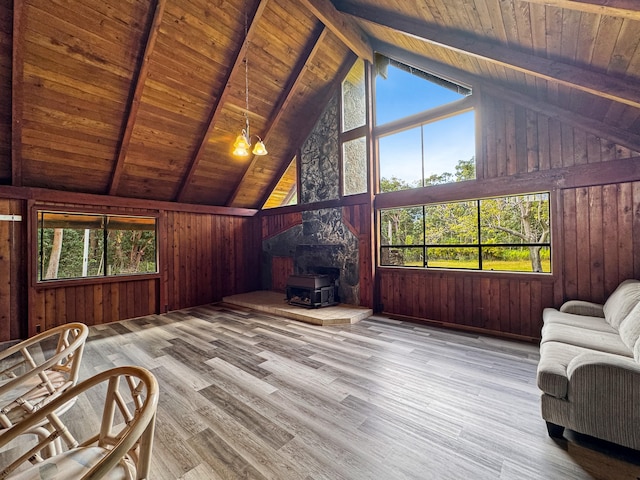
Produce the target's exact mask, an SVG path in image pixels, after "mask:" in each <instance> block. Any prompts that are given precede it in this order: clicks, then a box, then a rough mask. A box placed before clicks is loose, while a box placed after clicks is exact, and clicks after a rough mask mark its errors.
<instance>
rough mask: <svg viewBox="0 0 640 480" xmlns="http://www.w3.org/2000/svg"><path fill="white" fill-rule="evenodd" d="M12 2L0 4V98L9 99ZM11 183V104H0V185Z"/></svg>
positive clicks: (6, 102) (5, 102)
mask: <svg viewBox="0 0 640 480" xmlns="http://www.w3.org/2000/svg"><path fill="white" fill-rule="evenodd" d="M12 32H13V2H1V3H0V98H6V99H10V98H11V75H12V65H11V62H12V45H13V40H12ZM10 182H11V102H10V101H4V102H0V184H2V183H5V184H8V183H10Z"/></svg>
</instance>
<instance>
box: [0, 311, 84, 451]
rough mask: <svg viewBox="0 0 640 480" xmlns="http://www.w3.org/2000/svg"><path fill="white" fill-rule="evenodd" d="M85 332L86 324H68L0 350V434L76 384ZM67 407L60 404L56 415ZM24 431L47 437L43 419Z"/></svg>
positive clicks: (53, 447) (54, 445)
mask: <svg viewBox="0 0 640 480" xmlns="http://www.w3.org/2000/svg"><path fill="white" fill-rule="evenodd" d="M88 333H89V329H88V327H87V326H86V325H85V324H83V323H69V324H66V325H61V326H59V327H54V328H52V329H50V330H47V331H45V332H42V333H40V334H38V335H36V336H34V337H32V338H29V339H27V340H25V341H23V342H20V343H18V344H16V345H14V346H12V347H10V348H8V349H6V350H4V351H2V352H0V437H1V436H2V435H3V434H4V432H5V431H6V430H7V429H9V428H11V427H13V426H14V425H16V424H18V423H20V422H22V421H23V420H24V419H26V418H27V417H28V416H30V415H31V414H32V413H34V412H35V411H37V410H38V409H40V408H42V407H43V406H45V405H47V404H48V403H49V402H51V401H53V400H54V399H56V398H57V397H59V396H60V395H61V394H62V393H64V392H65V391H66V390H68V389H69V388H70V387H72V386H74V385H75V384H76V383H77V381H78V373H79V369H80V362H81V360H82V353H83V350H84V345H85V341H86V339H87V335H88ZM70 407H71V403H69V404H67V405H63V406H61V408H60V410H59V411H58V414H61V413H63V412H64V411H66V410H68V409H69V408H70ZM26 433H32V434H35V435H38V436H40V437H43V438H44V437H47V436H48V434H49V432H48V430H47V429H46V421H45V422H42V423H41V424H34V425H33V427H32V430H30V431H27V432H26ZM55 447H56V444H53V445H51V446H50V447H49V449H48V453H49V454H50V455H54V454H55V453H56V451H55Z"/></svg>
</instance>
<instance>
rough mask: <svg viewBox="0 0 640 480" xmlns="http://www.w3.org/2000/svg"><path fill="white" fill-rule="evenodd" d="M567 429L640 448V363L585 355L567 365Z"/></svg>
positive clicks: (606, 356)
mask: <svg viewBox="0 0 640 480" xmlns="http://www.w3.org/2000/svg"><path fill="white" fill-rule="evenodd" d="M567 376H568V378H569V384H568V391H567V400H568V402H569V405H571V420H570V424H569V425H566V426H567V427H568V428H571V429H573V430H576V431H578V432H581V433H586V434H588V435H592V436H595V437H598V438H602V439H605V440H608V441H611V442H615V443H619V444H621V445H625V446H628V447H631V448H640V428H638V426H639V425H640V408H638V405H639V404H640V364H638V363H637V362H636V361H635V360H634V359H633V358H630V357H624V356H622V355H613V354H607V353H600V352H588V353H583V354H580V355H578V356H577V357H575V358H574V359H573V360H571V362H569V365H568V366H567Z"/></svg>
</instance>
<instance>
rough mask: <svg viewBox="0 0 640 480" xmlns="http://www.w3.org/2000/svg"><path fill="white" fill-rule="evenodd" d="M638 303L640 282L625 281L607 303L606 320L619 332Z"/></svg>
mask: <svg viewBox="0 0 640 480" xmlns="http://www.w3.org/2000/svg"><path fill="white" fill-rule="evenodd" d="M638 302H640V280H634V279H629V280H625V281H624V282H622V283H621V284H620V285H618V288H616V289H615V290H614V292H613V293H612V294H611V295H610V296H609V298H608V299H607V301H606V302H605V304H604V307H603V310H604V319H605V320H606V321H607V323H608V324H609V325H611V326H612V327H613V328H615V329H616V330H617V329H619V328H620V324H621V323H622V321H623V320H624V319H625V318H626V316H627V315H629V313H630V312H631V310H633V308H634V307H635V306H636V305H637V304H638ZM632 347H633V345H632Z"/></svg>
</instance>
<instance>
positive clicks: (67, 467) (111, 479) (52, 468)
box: [7, 447, 136, 480]
mask: <svg viewBox="0 0 640 480" xmlns="http://www.w3.org/2000/svg"><path fill="white" fill-rule="evenodd" d="M108 452H109V450H107V449H106V448H101V447H79V448H74V449H72V450H69V451H66V452H64V453H61V454H59V455H56V456H55V457H51V458H48V459H46V460H45V461H44V462H42V463H38V464H36V465H32V466H31V467H29V468H27V469H26V470H23V471H21V472H16V473H15V474H13V475H11V476H9V477H7V480H70V479H80V478H82V476H83V475H85V474H86V473H87V472H88V471H89V470H91V468H92V467H93V466H94V465H95V464H97V463H98V462H99V461H100V460H101V459H102V458H103V457H104V456H105V455H106V454H107V453H108ZM102 478H103V479H104V480H128V479H132V478H136V470H135V466H134V465H133V463H132V462H131V461H130V460H129V458H128V457H125V459H123V460H121V461H120V463H118V465H116V467H115V468H114V469H113V470H111V472H109V473H108V474H107V476H105V477H102Z"/></svg>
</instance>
